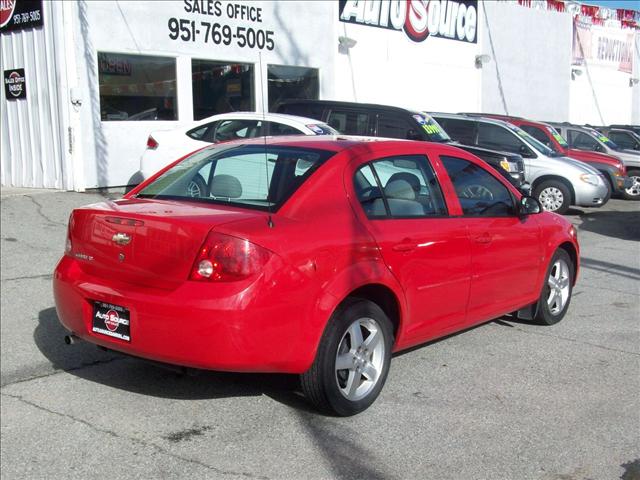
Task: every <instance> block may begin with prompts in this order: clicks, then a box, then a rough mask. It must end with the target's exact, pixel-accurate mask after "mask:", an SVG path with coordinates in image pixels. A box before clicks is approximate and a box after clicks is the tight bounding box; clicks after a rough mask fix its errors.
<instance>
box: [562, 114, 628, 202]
mask: <svg viewBox="0 0 640 480" xmlns="http://www.w3.org/2000/svg"><path fill="white" fill-rule="evenodd" d="M553 126H554V127H555V129H556V130H558V131H559V132H560V134H561V135H562V136H563V137H564V138H566V139H567V143H568V144H569V148H576V149H578V150H588V151H593V152H601V153H606V154H608V155H613V156H614V157H618V158H619V159H620V160H622V162H623V163H624V166H625V168H626V170H627V176H628V177H629V178H630V179H631V184H630V185H629V186H628V187H627V188H625V198H626V199H628V200H640V151H637V150H626V149H623V148H620V147H619V146H618V145H616V144H615V143H614V142H612V141H611V140H609V138H607V137H606V136H605V135H603V134H602V133H600V132H598V131H597V130H594V129H593V128H589V127H578V126H576V125H570V124H566V123H554V124H553Z"/></svg>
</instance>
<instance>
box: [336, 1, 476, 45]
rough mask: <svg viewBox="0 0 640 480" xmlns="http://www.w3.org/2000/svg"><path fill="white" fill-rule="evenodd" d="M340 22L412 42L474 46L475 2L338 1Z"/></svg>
mask: <svg viewBox="0 0 640 480" xmlns="http://www.w3.org/2000/svg"><path fill="white" fill-rule="evenodd" d="M340 21H341V22H346V23H355V24H358V25H365V26H370V27H379V28H386V29H389V30H397V31H403V32H404V33H405V34H406V35H407V37H409V38H410V39H411V40H413V41H414V42H423V41H424V40H426V39H427V37H429V36H433V37H441V38H447V39H450V40H458V41H460V42H467V43H477V36H476V32H477V26H478V1H477V0H459V1H454V0H340Z"/></svg>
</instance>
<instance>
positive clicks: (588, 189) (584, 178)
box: [434, 113, 610, 213]
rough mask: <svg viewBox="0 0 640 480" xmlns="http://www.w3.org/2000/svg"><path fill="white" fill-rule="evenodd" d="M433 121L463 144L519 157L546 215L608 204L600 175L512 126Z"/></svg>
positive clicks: (456, 118)
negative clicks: (498, 150) (500, 150)
mask: <svg viewBox="0 0 640 480" xmlns="http://www.w3.org/2000/svg"><path fill="white" fill-rule="evenodd" d="M434 118H435V119H436V121H437V122H438V123H439V124H440V125H442V127H443V128H444V129H445V130H446V131H447V132H448V133H449V135H451V137H452V138H454V139H455V140H457V141H458V142H460V143H462V144H467V145H478V146H481V147H486V148H498V149H502V150H507V151H510V152H515V153H518V154H519V155H521V156H522V158H523V159H524V164H525V178H526V179H527V181H528V182H530V183H531V191H532V192H533V196H534V197H535V198H537V199H538V200H539V201H540V203H541V204H542V207H543V208H544V209H545V210H547V211H551V212H556V213H564V212H566V211H567V210H568V208H569V207H570V206H571V205H577V206H582V207H601V206H602V205H604V204H605V203H607V201H608V200H609V196H610V190H609V186H608V183H607V180H605V179H604V177H603V176H602V175H601V174H600V172H598V171H597V170H595V169H594V168H592V167H590V166H589V165H587V164H585V163H583V162H580V161H578V160H573V159H570V158H568V157H561V156H559V155H557V154H556V153H555V152H553V150H551V149H550V148H548V147H546V146H545V145H543V144H542V143H540V142H539V141H537V140H536V139H535V138H533V137H532V136H531V135H529V134H528V133H526V132H525V131H524V130H522V129H520V128H518V127H516V126H515V125H512V124H511V123H507V122H504V121H502V120H497V119H492V118H486V117H472V116H468V115H455V114H444V113H443V114H435V115H434Z"/></svg>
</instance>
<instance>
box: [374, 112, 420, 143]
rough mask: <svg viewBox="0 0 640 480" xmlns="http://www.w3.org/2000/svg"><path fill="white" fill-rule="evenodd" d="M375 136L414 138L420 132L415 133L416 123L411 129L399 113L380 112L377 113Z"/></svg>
mask: <svg viewBox="0 0 640 480" xmlns="http://www.w3.org/2000/svg"><path fill="white" fill-rule="evenodd" d="M410 130H412V131H410ZM377 136H378V137H388V138H402V139H413V140H415V139H416V138H417V137H419V136H420V134H419V133H417V125H416V126H415V128H413V129H412V128H411V126H410V125H409V124H408V122H407V120H406V119H405V118H403V117H401V116H400V115H393V114H388V113H381V114H380V115H378V133H377Z"/></svg>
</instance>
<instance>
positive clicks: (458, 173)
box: [440, 156, 516, 217]
mask: <svg viewBox="0 0 640 480" xmlns="http://www.w3.org/2000/svg"><path fill="white" fill-rule="evenodd" d="M440 160H442V163H443V165H444V168H445V169H446V170H447V173H448V174H449V178H450V179H451V183H453V187H454V188H455V191H456V194H457V196H458V200H459V201H460V206H461V207H462V212H463V213H464V214H465V215H470V216H480V217H504V216H508V215H514V214H515V212H516V210H515V207H514V204H513V198H512V197H511V193H509V190H508V189H507V187H505V186H504V185H503V184H502V183H500V182H499V181H498V180H497V179H496V178H495V177H494V176H493V175H491V174H490V173H489V172H487V171H486V170H485V169H484V168H481V167H479V166H478V165H476V164H474V163H472V162H470V161H468V160H463V159H461V158H456V157H449V156H441V157H440Z"/></svg>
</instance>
